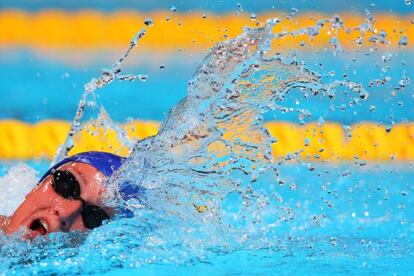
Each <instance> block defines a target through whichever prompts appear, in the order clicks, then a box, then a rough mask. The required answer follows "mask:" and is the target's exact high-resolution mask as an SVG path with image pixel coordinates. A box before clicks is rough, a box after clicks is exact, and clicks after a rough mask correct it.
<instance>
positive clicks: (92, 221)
mask: <svg viewBox="0 0 414 276" xmlns="http://www.w3.org/2000/svg"><path fill="white" fill-rule="evenodd" d="M52 177H53V183H52V187H53V189H54V190H55V192H56V193H57V194H58V195H60V196H61V197H63V198H65V199H69V200H80V201H81V202H82V212H81V215H82V220H83V224H84V225H85V227H86V228H87V229H93V228H96V227H98V226H101V225H102V222H103V221H104V220H106V219H109V216H108V214H107V213H106V212H105V211H104V210H102V209H101V208H99V207H98V206H95V205H89V204H87V203H86V201H85V200H84V199H83V198H81V196H80V185H79V182H78V180H76V178H75V176H74V175H73V174H72V173H70V172H68V171H59V170H56V171H54V172H53V173H52Z"/></svg>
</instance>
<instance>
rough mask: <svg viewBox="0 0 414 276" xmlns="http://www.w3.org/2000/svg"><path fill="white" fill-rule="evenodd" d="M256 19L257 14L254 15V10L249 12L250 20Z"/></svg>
mask: <svg viewBox="0 0 414 276" xmlns="http://www.w3.org/2000/svg"><path fill="white" fill-rule="evenodd" d="M256 19H257V15H256V14H255V13H254V12H252V13H251V14H250V20H252V21H254V20H256Z"/></svg>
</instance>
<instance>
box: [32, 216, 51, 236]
mask: <svg viewBox="0 0 414 276" xmlns="http://www.w3.org/2000/svg"><path fill="white" fill-rule="evenodd" d="M29 229H30V230H31V231H32V232H33V234H35V236H38V235H42V236H44V235H46V234H47V233H48V231H49V227H48V225H47V223H46V221H44V220H42V219H35V220H33V221H32V223H31V224H30V226H29Z"/></svg>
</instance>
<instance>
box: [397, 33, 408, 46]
mask: <svg viewBox="0 0 414 276" xmlns="http://www.w3.org/2000/svg"><path fill="white" fill-rule="evenodd" d="M407 44H408V38H407V36H405V35H403V36H402V37H401V39H400V41H399V42H398V45H400V46H407Z"/></svg>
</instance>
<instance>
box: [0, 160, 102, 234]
mask: <svg viewBox="0 0 414 276" xmlns="http://www.w3.org/2000/svg"><path fill="white" fill-rule="evenodd" d="M57 170H59V171H68V172H70V173H71V174H72V175H73V176H74V177H75V178H76V180H77V182H78V183H79V186H80V197H81V198H82V199H83V200H84V201H85V202H86V203H87V204H88V205H96V206H98V207H100V206H101V196H102V194H103V192H104V191H105V188H104V185H103V182H104V180H105V176H104V175H103V174H102V173H101V172H100V171H99V170H97V169H96V168H95V167H93V166H91V165H88V164H85V163H78V162H69V163H66V164H64V165H62V166H61V167H59V168H58V169H57ZM53 181H54V180H53V176H52V175H49V176H47V177H46V178H45V179H43V181H42V182H40V183H39V185H38V186H37V187H36V188H35V189H33V190H32V191H31V192H30V193H29V194H28V195H27V196H26V198H25V200H24V201H23V203H22V204H21V205H20V206H19V207H18V208H17V210H16V211H15V212H14V214H13V215H12V216H11V217H10V218H7V219H4V218H3V222H2V221H1V220H0V226H2V224H3V226H2V228H3V231H4V232H5V233H6V234H12V233H14V232H16V231H17V230H19V229H21V228H22V227H24V228H26V229H27V235H26V236H25V238H30V239H33V238H35V237H37V236H39V235H46V234H49V233H51V232H69V231H74V230H80V231H85V230H86V227H85V225H84V222H83V219H82V216H81V211H82V202H81V201H80V200H74V199H65V198H63V197H62V196H61V195H59V194H58V193H56V191H55V189H54V187H53V185H52V184H53Z"/></svg>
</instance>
